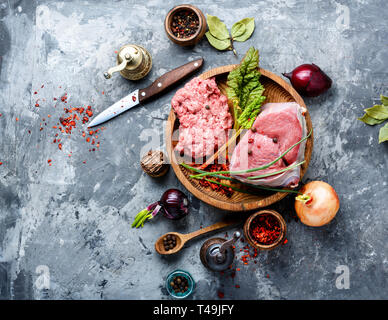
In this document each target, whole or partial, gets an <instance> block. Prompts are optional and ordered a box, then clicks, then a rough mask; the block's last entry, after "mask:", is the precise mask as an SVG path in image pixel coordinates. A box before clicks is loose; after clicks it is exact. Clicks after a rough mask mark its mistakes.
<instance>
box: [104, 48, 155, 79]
mask: <svg viewBox="0 0 388 320" xmlns="http://www.w3.org/2000/svg"><path fill="white" fill-rule="evenodd" d="M151 68H152V58H151V55H150V53H149V52H148V51H147V50H146V49H144V48H143V47H142V46H139V45H135V44H127V45H125V46H123V47H121V48H120V51H119V52H118V53H117V65H116V66H115V67H112V68H110V69H109V70H108V71H107V72H104V77H105V78H106V79H110V78H111V77H112V74H113V73H115V72H118V71H119V72H120V74H121V75H122V76H123V77H124V78H126V79H128V80H139V79H141V78H144V77H145V76H146V75H147V74H148V72H150V70H151Z"/></svg>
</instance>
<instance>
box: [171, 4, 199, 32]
mask: <svg viewBox="0 0 388 320" xmlns="http://www.w3.org/2000/svg"><path fill="white" fill-rule="evenodd" d="M198 28H199V18H198V16H197V15H196V14H195V12H193V11H189V10H181V11H178V12H176V13H175V14H174V15H173V17H172V22H171V31H172V33H173V35H174V36H175V37H177V38H190V37H192V36H193V35H194V34H195V33H196V32H197V30H198Z"/></svg>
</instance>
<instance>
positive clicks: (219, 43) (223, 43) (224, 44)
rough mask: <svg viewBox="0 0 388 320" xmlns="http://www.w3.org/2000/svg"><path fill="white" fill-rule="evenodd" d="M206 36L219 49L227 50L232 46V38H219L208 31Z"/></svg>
mask: <svg viewBox="0 0 388 320" xmlns="http://www.w3.org/2000/svg"><path fill="white" fill-rule="evenodd" d="M205 36H206V38H207V40H208V41H209V43H210V44H211V45H212V46H213V47H214V48H216V49H217V50H226V49H228V48H230V45H231V43H230V39H225V40H219V39H217V38H215V37H213V36H212V34H211V33H210V32H209V31H208V32H206V33H205Z"/></svg>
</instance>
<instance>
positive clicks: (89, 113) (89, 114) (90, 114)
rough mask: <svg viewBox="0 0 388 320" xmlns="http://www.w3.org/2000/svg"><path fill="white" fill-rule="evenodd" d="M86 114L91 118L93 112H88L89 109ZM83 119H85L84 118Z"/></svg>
mask: <svg viewBox="0 0 388 320" xmlns="http://www.w3.org/2000/svg"><path fill="white" fill-rule="evenodd" d="M86 114H87V115H88V116H89V118H90V117H92V116H93V112H92V111H91V110H89V109H88V110H86ZM84 118H86V117H84ZM88 120H89V119H88ZM88 120H86V121H88Z"/></svg>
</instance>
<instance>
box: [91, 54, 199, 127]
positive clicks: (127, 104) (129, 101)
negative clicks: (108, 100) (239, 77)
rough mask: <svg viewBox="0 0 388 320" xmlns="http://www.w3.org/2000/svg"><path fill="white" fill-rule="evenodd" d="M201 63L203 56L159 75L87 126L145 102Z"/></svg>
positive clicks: (96, 124)
mask: <svg viewBox="0 0 388 320" xmlns="http://www.w3.org/2000/svg"><path fill="white" fill-rule="evenodd" d="M202 65H203V58H200V59H197V60H194V61H191V62H189V63H186V64H185V65H183V66H180V67H178V68H176V69H174V70H171V71H169V72H167V73H165V74H164V75H162V76H161V77H159V78H157V79H156V80H155V81H154V82H153V83H152V84H151V85H150V86H148V87H147V88H144V89H137V90H135V91H133V92H132V93H131V94H129V95H127V96H125V97H124V98H122V99H121V100H119V101H117V102H116V103H114V104H113V105H111V106H110V107H108V108H107V109H105V110H104V111H103V112H101V113H100V114H98V115H97V116H96V117H94V119H93V120H92V121H91V122H90V124H89V125H88V128H91V127H95V126H98V125H100V124H101V123H104V122H106V121H108V120H110V119H112V118H114V117H116V116H118V115H119V114H121V113H123V112H125V111H127V110H129V109H132V108H133V107H135V106H137V105H139V104H142V103H144V102H146V101H147V100H149V99H151V98H153V97H156V96H157V95H158V94H160V93H162V92H163V91H164V90H166V89H168V88H170V87H172V86H174V85H175V84H177V83H178V82H179V81H180V80H182V79H184V78H185V77H187V76H189V75H190V74H192V73H193V72H194V71H196V70H198V69H200V68H201V67H202Z"/></svg>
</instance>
